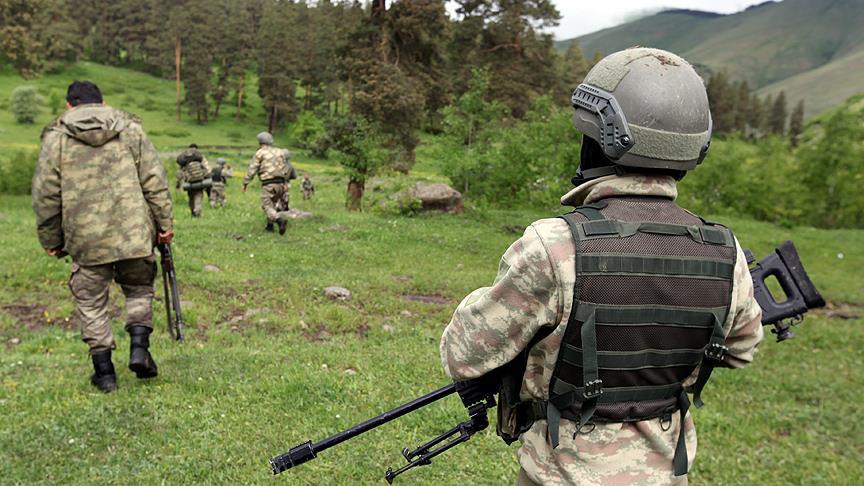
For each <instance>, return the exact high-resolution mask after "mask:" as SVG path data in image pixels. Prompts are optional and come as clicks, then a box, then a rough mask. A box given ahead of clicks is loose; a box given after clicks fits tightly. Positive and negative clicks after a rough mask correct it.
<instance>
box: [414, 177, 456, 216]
mask: <svg viewBox="0 0 864 486" xmlns="http://www.w3.org/2000/svg"><path fill="white" fill-rule="evenodd" d="M409 192H410V194H411V196H412V197H414V198H415V199H417V200H419V201H420V203H421V205H422V207H421V210H422V211H443V212H446V213H461V212H462V211H463V209H464V208H463V206H462V193H461V192H459V191H457V190H456V189H453V188H452V187H450V186H448V185H447V184H442V183H426V182H418V183H417V184H415V185H414V187H412V188H411V190H410V191H409Z"/></svg>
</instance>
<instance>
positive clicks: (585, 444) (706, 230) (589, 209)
mask: <svg viewBox="0 0 864 486" xmlns="http://www.w3.org/2000/svg"><path fill="white" fill-rule="evenodd" d="M572 103H573V107H574V108H575V114H574V117H573V121H574V125H575V126H576V128H577V129H578V130H579V131H580V132H581V133H583V134H584V135H583V140H582V152H581V158H580V165H579V171H578V172H577V175H576V177H574V178H573V183H574V185H575V186H576V187H575V188H574V189H573V190H572V191H570V192H569V193H568V194H566V195H565V196H564V197H562V199H561V202H562V204H564V205H566V206H574V207H575V208H576V209H575V211H574V212H571V213H569V214H566V215H564V216H562V217H559V218H551V219H542V220H539V221H536V222H534V223H533V224H531V225H530V226H528V228H527V229H526V230H525V233H524V235H523V236H522V237H521V238H520V239H519V240H518V241H516V242H515V243H514V244H513V245H512V246H510V248H509V249H508V250H507V251H506V252H505V253H504V256H503V258H502V260H501V264H500V267H499V271H498V275H497V277H496V278H495V281H494V282H493V284H492V286H491V287H485V288H481V289H478V290H475V291H474V292H472V293H471V294H470V295H468V296H467V297H466V298H465V300H463V301H462V303H461V304H459V306H458V308H457V309H456V311H455V313H454V314H453V318H452V320H451V321H450V323H449V324H448V326H447V328H446V329H445V330H444V334H443V336H442V339H441V347H440V351H441V360H442V363H443V366H444V369H445V371H446V373H447V374H448V375H449V376H451V377H452V378H453V379H455V380H465V379H471V378H477V377H480V376H483V375H487V374H488V373H490V372H492V371H493V370H495V369H497V368H499V367H501V366H502V365H504V364H506V363H508V362H510V361H511V360H513V359H514V358H515V357H516V356H517V355H519V354H520V353H527V367H526V369H524V370H520V371H519V372H518V373H516V374H514V375H512V377H513V378H515V381H514V383H515V384H516V388H515V389H514V390H512V394H511V396H510V399H508V400H500V401H499V407H500V408H499V415H498V417H499V420H498V424H499V433H500V434H502V436H505V435H506V436H509V437H510V438H516V437H518V438H519V440H521V442H522V447H521V448H520V449H519V451H518V458H519V463H520V466H521V468H520V471H519V476H518V478H517V480H516V484H518V485H532V484H606V483H610V484H611V483H615V484H618V483H621V484H631V483H633V484H676V483H681V484H686V481H687V477H686V474H687V471H688V469H689V465H690V464H692V462H693V460H694V458H695V453H696V429H695V426H694V424H693V420H692V418H691V416H690V414H689V412H688V409H689V406H690V400H689V398H688V392H692V393H693V394H694V401H695V403H696V405H697V406H699V405H701V400H700V392H701V390H702V387H703V386H704V385H705V382H706V381H707V380H708V376H709V374H710V371H711V370H712V369H713V367H714V366H724V367H731V368H741V367H743V366H746V365H748V364H749V363H750V362H751V361H752V360H753V356H754V353H755V350H756V346H757V345H758V344H759V342H760V341H761V340H762V325H761V315H762V311H761V309H760V307H759V305H758V304H757V302H756V300H755V299H754V298H753V283H752V280H751V277H750V272H749V271H748V268H747V261H746V259H745V257H744V254H743V252H742V250H741V247H740V246H739V244H738V241H737V240H736V239H735V237H734V236H733V235H732V232H731V231H730V230H728V229H727V228H725V227H723V226H721V225H719V224H715V223H710V222H708V221H705V220H703V219H701V218H699V217H698V216H695V215H693V214H692V213H690V212H688V211H686V210H685V209H683V208H681V207H679V206H678V205H676V204H675V202H674V200H675V198H676V196H677V194H678V188H677V181H678V180H680V179H681V178H682V177H684V175H685V174H686V173H687V171H689V170H691V169H694V168H695V167H696V165H698V164H699V163H700V162H702V159H703V158H704V157H705V155H706V152H707V150H708V145H709V142H710V138H711V114H710V112H709V108H708V98H707V95H706V92H705V86H704V84H703V82H702V79H701V78H700V77H699V75H698V74H696V71H695V70H694V69H693V68H692V66H691V65H690V64H688V63H687V61H685V60H684V59H682V58H680V57H678V56H676V55H675V54H672V53H669V52H666V51H661V50H657V49H646V48H632V49H627V50H624V51H620V52H617V53H614V54H612V55H610V56H608V57H606V58H604V59H603V60H602V61H600V63H598V64H597V65H596V66H595V67H594V68H593V69H592V70H591V71H590V72H589V73H588V75H587V76H586V78H585V80H584V81H583V83H582V84H581V85H580V86H579V87H578V88H577V89H576V91H575V92H574V93H573V98H572Z"/></svg>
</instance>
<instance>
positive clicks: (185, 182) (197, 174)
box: [176, 143, 213, 218]
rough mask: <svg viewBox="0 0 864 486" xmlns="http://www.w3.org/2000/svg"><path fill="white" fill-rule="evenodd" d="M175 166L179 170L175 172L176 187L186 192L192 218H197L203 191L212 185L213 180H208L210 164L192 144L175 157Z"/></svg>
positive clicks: (196, 146)
mask: <svg viewBox="0 0 864 486" xmlns="http://www.w3.org/2000/svg"><path fill="white" fill-rule="evenodd" d="M177 164H178V165H179V166H180V170H179V171H178V172H177V185H176V187H177V189H180V188H181V187H182V189H183V190H184V191H186V194H187V195H188V196H189V209H190V210H191V211H192V217H193V218H199V217H201V209H202V206H203V203H204V191H205V190H207V189H210V187H211V186H212V185H213V180H212V179H210V173H211V170H210V164H209V163H208V162H207V159H206V158H205V157H204V155H203V154H202V153H201V152H199V151H198V145H196V144H194V143H193V144H190V145H189V148H187V149H186V150H184V151H183V152H182V153H180V155H178V156H177Z"/></svg>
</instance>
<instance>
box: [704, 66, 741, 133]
mask: <svg viewBox="0 0 864 486" xmlns="http://www.w3.org/2000/svg"><path fill="white" fill-rule="evenodd" d="M705 90H706V91H707V92H708V104H709V105H710V107H711V117H712V119H713V121H714V133H716V134H718V135H725V134H729V133H732V131H733V130H734V128H735V102H736V99H737V97H738V93H737V91H736V90H735V89H734V87H733V85H731V84H730V83H729V77H728V75H727V74H726V71H719V72H716V73H712V74H711V76H710V77H709V78H708V82H707V83H706V85H705Z"/></svg>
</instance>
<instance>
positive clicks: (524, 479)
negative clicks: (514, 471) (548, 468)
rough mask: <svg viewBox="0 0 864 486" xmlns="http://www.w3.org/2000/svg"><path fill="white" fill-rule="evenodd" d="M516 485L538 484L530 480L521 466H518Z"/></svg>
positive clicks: (530, 485) (533, 485)
mask: <svg viewBox="0 0 864 486" xmlns="http://www.w3.org/2000/svg"><path fill="white" fill-rule="evenodd" d="M516 486H539V485H538V484H537V483H535V482H534V481H532V480H531V478H529V477H528V473H526V472H525V470H524V469H522V468H521V467H520V468H519V475H518V476H516Z"/></svg>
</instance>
